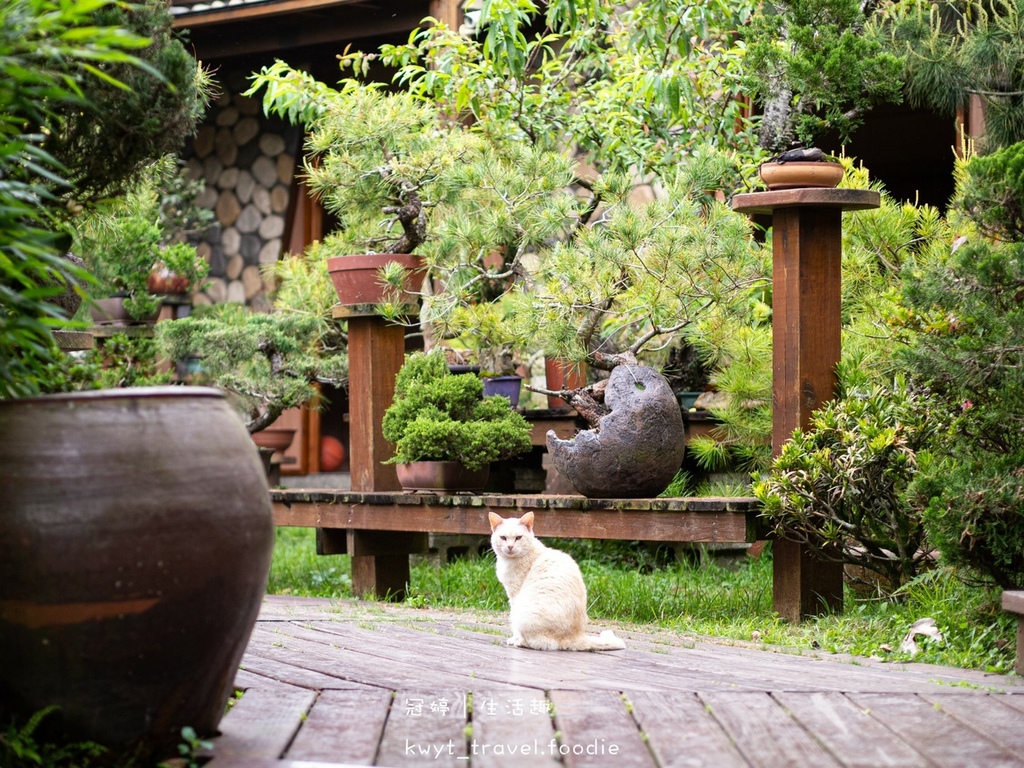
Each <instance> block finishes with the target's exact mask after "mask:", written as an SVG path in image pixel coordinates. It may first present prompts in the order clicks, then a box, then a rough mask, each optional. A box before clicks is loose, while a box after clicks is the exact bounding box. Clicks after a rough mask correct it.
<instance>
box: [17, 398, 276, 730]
mask: <svg viewBox="0 0 1024 768" xmlns="http://www.w3.org/2000/svg"><path fill="white" fill-rule="evenodd" d="M0 434H2V435H3V436H4V439H3V440H0V499H2V500H3V501H2V505H0V508H2V514H0V649H3V652H2V653H0V698H2V699H3V701H4V702H5V703H7V704H9V705H10V706H11V707H12V708H14V709H15V710H17V711H20V712H21V713H22V714H24V715H30V714H31V713H33V712H37V711H38V710H40V709H42V708H43V707H45V706H48V705H51V704H56V705H57V706H58V707H59V710H58V713H57V715H56V716H55V717H58V718H60V719H61V720H62V723H63V725H64V726H65V727H66V728H67V729H68V730H69V731H70V733H71V734H74V735H76V736H78V737H80V738H83V739H89V740H94V741H97V742H100V743H105V744H111V745H135V744H139V743H141V744H148V745H163V746H164V747H165V748H166V746H168V745H169V746H171V747H172V748H173V746H174V745H175V744H177V743H178V741H180V731H181V728H182V727H184V726H192V727H193V728H195V729H196V731H197V732H198V733H199V734H206V735H211V734H213V733H215V732H216V728H217V724H218V722H219V721H220V719H221V716H222V715H223V713H224V707H225V704H226V702H227V700H228V697H229V696H230V695H231V694H232V692H233V682H234V678H235V673H236V671H237V669H238V664H239V660H240V659H241V657H242V652H243V650H244V649H245V645H246V643H247V642H248V638H249V634H250V632H251V630H252V627H253V624H254V623H255V621H256V616H257V613H258V611H259V606H260V602H261V600H262V597H263V593H264V590H265V588H266V579H267V573H268V571H269V567H270V555H271V550H272V548H273V542H274V526H273V518H272V513H271V507H270V501H269V495H268V492H267V481H266V477H265V474H264V472H263V468H262V466H261V464H260V460H259V457H258V455H257V451H256V447H255V445H253V442H252V441H251V440H250V439H249V435H248V433H247V432H246V431H245V428H244V427H243V426H242V423H241V421H240V420H239V419H238V417H237V416H236V415H235V413H234V411H233V409H232V408H231V406H230V405H229V404H228V402H227V400H226V399H225V398H224V397H223V395H222V394H221V393H220V392H218V391H217V390H214V389H208V388H201V387H152V388H145V389H121V390H100V391H93V392H85V393H76V394H68V395H53V396H47V397H38V398H27V399H23V400H7V401H0Z"/></svg>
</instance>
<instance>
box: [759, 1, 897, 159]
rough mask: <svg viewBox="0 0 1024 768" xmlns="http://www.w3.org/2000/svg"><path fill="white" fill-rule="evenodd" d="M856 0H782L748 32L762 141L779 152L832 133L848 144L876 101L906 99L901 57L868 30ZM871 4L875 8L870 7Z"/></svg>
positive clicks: (769, 6) (767, 7)
mask: <svg viewBox="0 0 1024 768" xmlns="http://www.w3.org/2000/svg"><path fill="white" fill-rule="evenodd" d="M864 7H865V6H863V5H862V4H861V3H860V2H858V0H777V1H776V2H772V3H768V4H765V6H764V7H763V10H762V11H761V12H760V13H758V14H756V15H755V16H754V17H753V19H752V20H751V23H750V25H749V26H748V27H747V28H745V29H744V30H743V32H742V35H743V37H744V39H745V40H746V41H747V52H746V56H745V57H744V61H743V71H744V75H743V83H744V85H745V87H746V89H747V93H748V94H749V95H750V96H751V97H752V98H753V99H754V101H755V103H756V104H757V105H758V106H759V107H760V108H761V112H762V114H761V121H760V126H759V128H758V143H759V144H760V146H761V147H762V148H764V149H766V150H767V151H769V152H771V153H773V154H778V153H780V152H782V151H784V150H786V149H787V148H789V147H790V145H791V144H792V143H793V142H794V141H800V142H802V143H803V144H805V145H807V146H811V145H812V144H813V143H814V141H815V139H816V137H819V136H821V135H822V134H823V133H825V132H827V131H834V132H835V133H836V134H838V137H839V141H840V143H846V141H847V140H848V139H849V137H850V134H852V133H853V131H854V130H855V129H856V128H857V127H858V126H859V125H860V124H861V122H862V121H863V117H864V113H865V112H866V111H867V110H868V109H869V108H871V107H872V106H875V105H878V104H884V103H887V102H892V103H899V102H900V101H901V100H902V91H901V88H902V79H901V76H902V72H903V62H902V60H901V59H900V58H899V57H898V56H896V55H894V54H893V53H890V52H888V51H886V50H885V49H883V47H882V45H881V43H880V42H878V41H877V40H876V39H873V38H871V37H869V36H867V35H865V34H864V29H863V28H864V25H865V22H866V18H865V11H864V10H863V9H864ZM868 7H870V6H868Z"/></svg>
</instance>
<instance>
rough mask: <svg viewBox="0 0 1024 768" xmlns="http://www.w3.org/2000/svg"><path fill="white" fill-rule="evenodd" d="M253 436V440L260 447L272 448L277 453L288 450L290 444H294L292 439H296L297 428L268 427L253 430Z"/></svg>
mask: <svg viewBox="0 0 1024 768" xmlns="http://www.w3.org/2000/svg"><path fill="white" fill-rule="evenodd" d="M251 437H252V441H253V442H254V443H256V445H258V446H259V447H260V448H270V449H271V450H272V451H274V452H275V453H280V452H281V451H287V450H288V446H290V445H291V444H292V440H294V439H295V430H294V429H285V428H283V427H267V428H266V429H261V430H260V431H259V432H253V433H252V435H251Z"/></svg>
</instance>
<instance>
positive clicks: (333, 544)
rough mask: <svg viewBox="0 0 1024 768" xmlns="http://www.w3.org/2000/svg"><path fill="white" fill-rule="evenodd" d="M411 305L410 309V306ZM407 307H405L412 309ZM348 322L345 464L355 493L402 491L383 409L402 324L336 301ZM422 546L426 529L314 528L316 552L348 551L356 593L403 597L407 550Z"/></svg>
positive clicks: (391, 388) (401, 357) (400, 356)
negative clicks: (347, 421)
mask: <svg viewBox="0 0 1024 768" xmlns="http://www.w3.org/2000/svg"><path fill="white" fill-rule="evenodd" d="M409 309H410V310H415V308H414V307H410V308H409ZM411 313H412V312H410V314H411ZM334 317H336V318H343V319H345V320H347V321H348V381H349V435H350V437H349V467H350V471H351V476H352V490H353V491H354V492H369V491H395V492H398V493H401V490H402V486H401V485H400V484H399V482H398V475H397V474H396V473H395V467H394V465H393V464H384V463H383V462H384V461H386V460H388V459H390V458H391V455H392V446H391V444H390V443H388V442H387V441H386V440H385V439H384V434H383V432H382V430H381V424H382V423H383V421H384V412H385V411H386V410H387V409H388V406H390V405H391V403H392V401H393V400H394V396H395V377H396V376H397V375H398V371H399V370H400V369H401V367H402V363H403V362H404V361H405V327H404V326H402V325H398V324H395V323H391V322H388V321H387V320H385V319H384V318H382V317H380V316H379V315H377V314H375V313H374V311H373V307H372V306H362V305H360V306H356V307H345V306H340V305H339V306H336V307H335V308H334ZM426 551H427V534H423V533H405V532H394V533H390V532H386V531H367V530H355V529H341V528H318V529H317V553H318V554H321V555H337V554H345V553H348V554H349V555H351V556H352V591H353V592H354V593H355V594H356V595H357V596H359V597H368V596H371V595H376V596H377V597H380V598H388V599H391V600H403V599H404V598H405V590H406V585H407V584H408V583H409V555H410V554H413V553H420V552H426Z"/></svg>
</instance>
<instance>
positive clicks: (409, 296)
mask: <svg viewBox="0 0 1024 768" xmlns="http://www.w3.org/2000/svg"><path fill="white" fill-rule="evenodd" d="M393 261H396V262H398V263H399V264H401V265H403V266H404V267H405V268H406V270H407V278H406V282H405V285H404V286H403V290H402V291H401V293H400V294H399V295H398V296H397V297H394V296H388V295H387V294H388V293H389V291H388V290H387V286H385V285H384V284H383V283H382V282H381V280H380V270H381V268H382V267H383V266H385V265H386V264H389V263H390V262H393ZM327 271H328V273H329V274H330V276H331V281H332V282H333V283H334V290H335V291H336V292H337V294H338V301H340V302H341V304H343V305H345V306H354V305H358V304H381V303H383V302H386V301H391V300H397V303H399V304H416V303H417V302H418V301H419V297H418V296H417V295H416V293H417V292H418V291H419V290H420V288H421V287H422V286H423V277H424V275H425V274H426V270H425V269H424V268H423V260H422V259H421V258H420V257H419V256H416V255H413V254H401V253H400V254H394V253H380V254H370V255H363V256H335V257H333V258H330V259H328V260H327Z"/></svg>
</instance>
